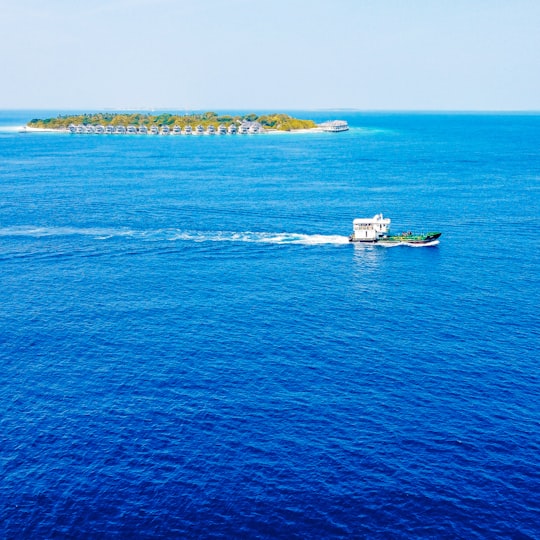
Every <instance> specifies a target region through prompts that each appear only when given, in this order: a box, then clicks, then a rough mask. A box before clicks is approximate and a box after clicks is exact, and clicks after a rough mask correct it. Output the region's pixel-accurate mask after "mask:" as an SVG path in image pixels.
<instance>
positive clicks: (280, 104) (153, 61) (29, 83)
mask: <svg viewBox="0 0 540 540" xmlns="http://www.w3.org/2000/svg"><path fill="white" fill-rule="evenodd" d="M0 36H1V40H0V77H1V80H0V108H61V109H69V108H76V109H80V108H88V109H96V108H97V109H101V108H135V109H137V108H171V109H172V108H174V109H187V110H193V109H205V110H212V109H216V110H223V109H268V110H270V109H318V108H355V109H362V110H371V109H378V110H384V109H389V110H440V109H442V110H540V0H402V1H400V0H326V1H324V0H46V1H44V0H0Z"/></svg>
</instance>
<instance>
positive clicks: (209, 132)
mask: <svg viewBox="0 0 540 540" xmlns="http://www.w3.org/2000/svg"><path fill="white" fill-rule="evenodd" d="M206 134H207V135H215V134H216V128H215V127H214V126H213V125H212V124H210V125H209V126H208V128H207V129H206Z"/></svg>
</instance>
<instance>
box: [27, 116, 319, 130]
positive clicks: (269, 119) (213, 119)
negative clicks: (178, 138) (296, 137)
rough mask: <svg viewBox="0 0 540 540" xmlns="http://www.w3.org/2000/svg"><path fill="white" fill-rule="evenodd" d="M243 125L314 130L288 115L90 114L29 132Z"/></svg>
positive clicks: (38, 122) (42, 122)
mask: <svg viewBox="0 0 540 540" xmlns="http://www.w3.org/2000/svg"><path fill="white" fill-rule="evenodd" d="M242 124H249V125H252V124H257V125H259V126H260V128H261V130H277V131H294V130H298V129H315V128H317V124H316V123H315V122H314V121H313V120H303V119H300V118H293V117H292V116H289V115H287V114H282V113H279V114H264V115H260V116H259V115H257V114H254V113H252V114H246V115H229V114H217V113H215V112H205V113H200V114H184V115H179V114H169V113H161V114H157V115H156V114H147V113H146V114H143V113H93V114H77V115H59V116H57V117H56V118H45V119H39V118H34V119H33V120H31V121H30V122H28V124H27V126H28V127H29V128H35V129H54V130H69V129H70V126H87V127H88V126H94V127H98V126H114V127H115V128H116V127H126V128H127V127H128V126H133V127H135V128H136V129H140V128H141V127H145V128H147V129H151V128H152V127H154V128H155V127H157V128H158V129H159V130H162V129H163V128H165V127H168V128H169V129H170V130H173V129H174V128H175V127H176V128H178V129H180V130H185V129H186V127H188V126H191V127H192V128H193V129H195V127H196V126H202V128H203V129H204V130H205V131H207V130H208V128H210V127H211V126H213V127H214V128H215V129H218V127H219V126H222V127H224V128H226V129H228V128H229V127H230V126H236V127H239V126H241V125H242Z"/></svg>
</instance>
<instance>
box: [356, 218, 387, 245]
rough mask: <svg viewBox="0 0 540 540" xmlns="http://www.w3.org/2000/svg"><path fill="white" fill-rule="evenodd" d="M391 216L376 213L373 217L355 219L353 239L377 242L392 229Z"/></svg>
mask: <svg viewBox="0 0 540 540" xmlns="http://www.w3.org/2000/svg"><path fill="white" fill-rule="evenodd" d="M390 222H391V220H390V219H389V218H385V217H383V215H382V214H376V215H375V216H373V217H372V218H357V219H355V220H354V221H353V233H352V236H351V240H353V241H354V242H376V241H377V240H379V239H380V238H382V237H383V236H386V235H387V234H388V231H389V230H390Z"/></svg>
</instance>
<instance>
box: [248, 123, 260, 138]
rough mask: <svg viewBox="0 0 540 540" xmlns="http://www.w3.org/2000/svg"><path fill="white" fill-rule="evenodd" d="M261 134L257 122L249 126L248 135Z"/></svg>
mask: <svg viewBox="0 0 540 540" xmlns="http://www.w3.org/2000/svg"><path fill="white" fill-rule="evenodd" d="M260 132H261V125H260V124H258V123H257V122H253V123H252V124H251V126H249V133H250V134H252V135H253V134H255V133H260Z"/></svg>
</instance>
